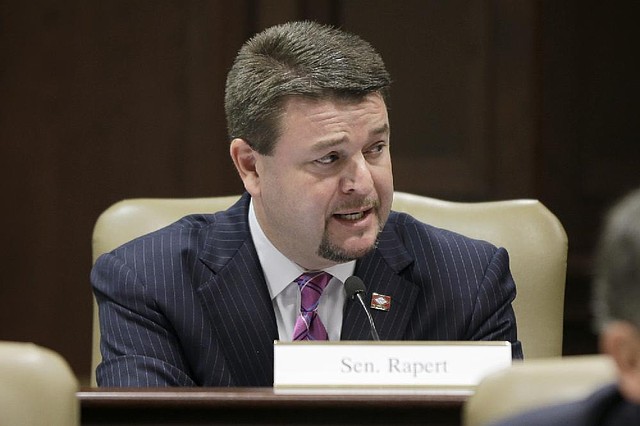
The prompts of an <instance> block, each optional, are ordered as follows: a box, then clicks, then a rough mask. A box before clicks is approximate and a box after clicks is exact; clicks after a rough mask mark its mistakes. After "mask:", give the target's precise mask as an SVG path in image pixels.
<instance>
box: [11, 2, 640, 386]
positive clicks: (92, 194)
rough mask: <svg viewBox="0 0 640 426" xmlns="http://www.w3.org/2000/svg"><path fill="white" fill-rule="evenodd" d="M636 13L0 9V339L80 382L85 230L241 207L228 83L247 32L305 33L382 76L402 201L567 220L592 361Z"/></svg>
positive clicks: (629, 151)
mask: <svg viewBox="0 0 640 426" xmlns="http://www.w3.org/2000/svg"><path fill="white" fill-rule="evenodd" d="M638 4H639V3H638V2H635V1H611V2H595V1H581V0H566V1H551V0H549V1H532V0H522V1H512V0H487V1H483V0H468V1H462V0H448V1H436V0H403V1H396V0H389V1H372V0H307V1H303V0H288V1H287V0H262V1H259V0H253V1H252V0H244V1H242V0H234V1H228V0H220V1H205V0H175V1H170V0H153V1H152V0H68V1H65V2H58V1H48V0H31V1H20V0H15V1H11V0H4V1H3V0H0V173H1V175H0V177H1V179H0V182H1V185H2V186H1V187H0V189H1V194H2V197H3V198H4V200H3V203H2V204H3V206H2V207H0V212H1V213H0V215H1V216H0V220H1V223H2V231H1V232H2V239H1V242H2V252H1V253H0V268H1V273H0V339H3V340H20V341H32V342H35V343H38V344H40V345H43V346H46V347H49V348H52V349H54V350H56V351H58V352H60V353H61V354H62V355H63V356H64V357H65V358H66V359H67V360H68V362H69V363H70V364H71V366H72V367H73V369H74V370H75V372H76V373H77V374H78V376H79V377H80V378H81V380H82V381H83V383H86V380H87V378H88V376H89V366H90V346H91V345H90V340H91V318H92V315H91V307H92V304H91V303H92V302H91V300H92V299H91V297H92V296H91V291H90V286H89V279H88V277H89V271H90V268H91V232H92V227H93V224H94V222H95V220H96V218H97V217H98V215H99V214H100V212H101V211H103V210H104V209H105V208H107V207H108V206H109V205H110V204H112V203H114V202H116V201H118V200H120V199H123V198H131V197H191V196H217V195H229V194H238V193H239V192H240V191H241V190H242V186H241V184H240V179H239V178H238V177H237V176H236V173H235V171H234V170H233V168H232V163H231V161H230V159H229V156H228V141H227V139H226V131H225V122H224V112H223V96H224V80H225V76H226V72H227V70H228V69H229V67H230V64H231V62H232V60H233V57H234V55H235V53H236V52H237V50H238V49H239V48H240V46H241V44H242V43H243V41H244V40H246V39H247V38H248V37H249V36H251V35H252V34H254V33H255V32H256V31H259V30H261V29H263V28H265V27H267V26H270V25H272V24H275V23H280V22H284V21H287V20H292V19H314V20H318V21H321V22H325V23H331V24H336V25H339V26H342V27H343V28H345V29H347V30H350V31H353V32H356V33H358V34H360V35H362V36H363V37H364V38H365V39H367V40H369V41H370V42H372V44H374V46H376V47H377V48H378V50H379V51H380V52H381V53H382V55H383V57H384V58H385V60H386V62H387V65H388V68H389V69H390V71H391V73H392V77H393V79H394V85H393V87H392V100H391V105H390V107H391V110H390V114H391V122H392V144H393V145H392V153H393V158H394V174H395V180H396V189H397V190H401V191H408V192H415V193H419V194H423V195H429V196H434V197H440V198H445V199H451V200H466V201H474V200H496V199H505V198H537V199H540V200H541V201H542V202H543V203H544V204H545V205H546V206H547V207H548V208H549V209H550V210H551V211H553V212H554V213H555V214H556V215H557V216H558V217H559V218H560V220H561V221H562V223H563V224H564V226H565V228H566V231H567V233H568V236H569V265H568V274H567V295H566V309H565V343H564V352H565V354H580V353H593V352H595V351H597V347H596V343H595V338H594V336H593V334H592V333H591V332H590V324H589V307H588V296H589V281H590V273H591V255H592V251H593V247H594V244H595V239H596V236H597V233H598V230H599V225H600V221H601V217H602V213H603V212H604V210H605V209H606V208H607V207H608V206H609V205H610V204H611V203H612V202H613V200H615V199H616V198H618V197H619V196H620V195H622V194H624V193H625V192H627V191H629V190H631V189H632V188H635V187H637V186H638V185H640V173H639V171H638V170H639V165H640V161H639V160H640V144H639V141H638V135H639V134H640V131H639V130H640V129H639V124H638V123H639V121H640V120H639V119H638V118H639V114H638V113H639V110H638V100H639V94H640V93H639V90H638V75H639V70H638V67H637V66H636V65H635V63H636V62H637V61H636V60H634V59H635V58H637V56H638V51H639V49H638V47H639V46H638V40H639V39H640V38H639V37H638V36H639V34H638V33H639V30H638V28H640V26H639V25H638V23H637V19H638V16H640V14H639V13H638V12H639V10H638V9H639V6H638Z"/></svg>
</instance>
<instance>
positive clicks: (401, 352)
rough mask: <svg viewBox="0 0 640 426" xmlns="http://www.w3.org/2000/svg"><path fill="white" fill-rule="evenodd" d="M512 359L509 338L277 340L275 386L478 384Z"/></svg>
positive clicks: (449, 385)
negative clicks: (493, 340)
mask: <svg viewBox="0 0 640 426" xmlns="http://www.w3.org/2000/svg"><path fill="white" fill-rule="evenodd" d="M510 365H511V344H510V343H509V342H484V341H482V342H478V341H474V342H466V341H465V342H409V341H381V342H368V341H367V342H361V341H340V342H279V341H276V342H275V343H274V380H273V385H274V387H276V388H278V387H281V388H287V387H320V388H322V387H336V386H338V387H433V388H473V387H474V386H476V385H477V384H478V382H479V381H480V380H481V379H482V378H483V377H484V376H485V375H487V374H489V373H491V372H494V371H496V370H499V369H501V368H505V367H508V366H510Z"/></svg>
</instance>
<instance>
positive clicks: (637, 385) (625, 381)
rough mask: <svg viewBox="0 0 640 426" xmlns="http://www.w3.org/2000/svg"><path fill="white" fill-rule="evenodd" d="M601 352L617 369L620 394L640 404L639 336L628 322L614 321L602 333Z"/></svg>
mask: <svg viewBox="0 0 640 426" xmlns="http://www.w3.org/2000/svg"><path fill="white" fill-rule="evenodd" d="M600 342H601V348H602V352H604V353H606V354H608V355H610V356H611V357H612V358H613V360H614V362H615V364H616V366H617V368H618V376H619V379H618V380H619V385H620V392H621V393H622V394H623V395H624V396H625V398H627V399H629V400H631V401H634V402H635V403H640V334H639V333H638V330H637V329H636V328H635V327H634V326H633V325H631V324H630V323H628V322H625V321H615V322H613V323H611V324H609V325H608V326H607V327H606V329H605V330H604V331H603V333H602V335H601V338H600Z"/></svg>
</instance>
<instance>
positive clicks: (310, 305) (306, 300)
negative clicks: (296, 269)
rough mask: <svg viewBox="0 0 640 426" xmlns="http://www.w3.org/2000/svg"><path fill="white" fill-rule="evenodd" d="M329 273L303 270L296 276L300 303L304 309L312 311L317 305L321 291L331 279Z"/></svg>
mask: <svg viewBox="0 0 640 426" xmlns="http://www.w3.org/2000/svg"><path fill="white" fill-rule="evenodd" d="M331 278H332V276H331V274H329V273H328V272H324V271H310V272H305V273H304V274H302V275H300V276H299V277H298V278H296V284H298V287H299V288H300V294H301V296H302V299H301V305H302V309H303V310H304V311H307V312H309V311H313V310H315V309H316V308H317V307H318V301H319V300H320V296H321V295H322V292H323V291H324V289H325V288H326V287H327V284H329V281H331Z"/></svg>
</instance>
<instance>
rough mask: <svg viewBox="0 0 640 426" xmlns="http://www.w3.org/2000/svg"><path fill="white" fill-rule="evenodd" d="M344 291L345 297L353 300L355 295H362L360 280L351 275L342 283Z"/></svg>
mask: <svg viewBox="0 0 640 426" xmlns="http://www.w3.org/2000/svg"><path fill="white" fill-rule="evenodd" d="M344 290H345V291H346V292H347V297H348V298H349V299H353V298H354V297H355V295H356V294H358V293H364V291H365V287H364V283H363V282H362V280H361V279H360V278H358V277H356V276H355V275H352V276H350V277H349V278H347V279H346V280H345V281H344Z"/></svg>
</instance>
